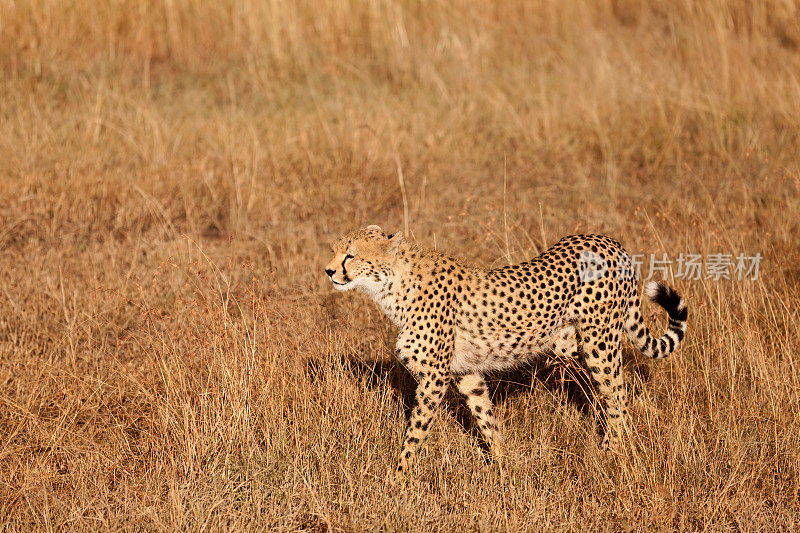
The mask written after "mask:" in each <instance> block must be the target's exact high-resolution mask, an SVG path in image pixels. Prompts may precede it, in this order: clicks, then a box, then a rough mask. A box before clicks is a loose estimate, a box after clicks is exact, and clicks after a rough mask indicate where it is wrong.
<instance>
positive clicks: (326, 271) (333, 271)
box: [325, 268, 336, 276]
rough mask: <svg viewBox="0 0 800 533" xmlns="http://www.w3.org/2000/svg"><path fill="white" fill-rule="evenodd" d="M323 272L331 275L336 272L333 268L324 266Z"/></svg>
mask: <svg viewBox="0 0 800 533" xmlns="http://www.w3.org/2000/svg"><path fill="white" fill-rule="evenodd" d="M325 273H326V274H327V275H329V276H333V275H334V274H336V271H335V270H333V269H332V268H326V269H325Z"/></svg>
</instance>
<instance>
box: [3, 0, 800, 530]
mask: <svg viewBox="0 0 800 533" xmlns="http://www.w3.org/2000/svg"><path fill="white" fill-rule="evenodd" d="M799 45H800V4H798V3H796V2H792V1H777V0H775V1H770V2H745V1H729V2H717V1H713V2H700V1H691V0H684V1H667V0H663V1H657V2H640V1H636V0H620V1H606V2H588V1H573V2H561V1H544V0H542V1H536V2H526V1H513V0H512V1H507V2H498V3H494V2H472V1H461V2H457V1H451V0H444V1H425V2H423V1H417V2H413V1H386V2H347V1H334V0H326V1H322V2H253V1H247V0H238V1H234V0H228V1H221V2H198V1H190V0H164V1H163V2H133V1H124V0H123V1H118V2H111V3H104V2H99V3H98V2H88V1H84V0H72V1H68V2H56V1H53V0H34V1H28V2H16V1H5V2H2V3H0V69H1V70H0V72H1V75H0V125H2V127H0V310H1V311H0V524H2V526H3V527H4V528H7V529H11V530H14V529H16V530H27V529H30V528H37V529H66V528H75V527H77V528H81V529H100V528H115V529H116V528H131V529H133V528H137V529H139V528H148V529H165V528H166V529H176V528H186V529H189V528H191V529H222V528H225V529H245V528H258V529H266V528H269V529H282V530H328V529H334V530H341V529H343V530H364V529H390V530H414V531H417V530H461V529H464V528H466V529H477V530H497V529H525V530H554V529H558V530H564V529H571V530H575V529H592V530H613V531H617V530H621V529H678V528H682V529H691V530H700V529H712V530H723V529H739V530H764V529H773V528H775V529H781V528H783V529H791V528H794V527H797V522H798V519H799V518H800V508H799V506H798V501H800V500H799V499H798V498H800V473H799V472H798V470H799V469H800V455H799V454H798V442H800V370H798V368H799V367H798V360H797V351H798V348H800V342H798V333H797V332H798V319H799V318H800V317H799V316H798V311H797V309H798V304H800V301H799V300H800V297H799V296H798V290H797V287H798V283H800V268H798V267H797V264H798V261H799V260H800V250H799V249H798V245H797V238H798V235H800V214H799V213H800V194H799V192H800V160H798V152H799V149H800V133H799V132H800V76H799V75H798V73H799V72H800V53H799V52H798V46H799ZM400 175H401V176H402V181H400V180H399V176H400ZM401 184H402V185H403V186H402V188H401ZM371 223H378V224H381V225H383V226H385V227H388V228H397V229H400V228H402V227H404V225H405V224H408V227H409V230H410V233H411V234H412V235H413V237H414V238H416V239H417V240H419V241H421V242H423V243H425V244H427V245H429V246H436V247H437V248H440V249H445V250H448V251H451V252H454V253H456V254H457V255H460V256H462V257H468V258H470V259H473V260H475V261H479V262H481V263H483V264H487V265H491V264H495V265H499V264H504V263H505V262H507V261H508V260H513V261H518V260H522V259H524V258H526V257H530V256H532V255H535V254H536V253H538V251H540V250H542V249H543V248H544V247H545V246H546V245H548V244H551V243H552V242H554V241H555V240H556V239H557V238H558V237H559V236H561V235H563V234H566V233H571V232H576V231H591V232H602V233H607V234H610V235H612V236H614V237H616V238H618V239H619V240H621V241H622V242H623V243H624V244H625V245H626V246H627V247H628V249H629V250H630V251H631V252H633V253H657V254H661V253H665V252H666V253H668V254H669V255H670V256H671V257H673V258H675V257H677V255H678V254H679V253H700V254H704V255H706V256H707V255H708V254H711V253H716V252H727V253H733V254H737V253H739V252H744V253H747V254H751V255H752V254H755V253H756V252H760V253H761V254H762V256H764V260H763V262H762V264H761V272H760V277H759V279H758V280H757V281H742V282H739V281H735V280H732V281H726V280H721V281H713V280H698V281H689V280H681V279H671V280H669V281H670V283H671V284H673V285H674V286H676V287H677V288H678V289H679V291H680V292H681V293H682V294H683V295H684V296H685V297H686V298H687V299H688V301H689V305H690V306H691V316H690V324H689V336H688V338H687V342H686V344H685V345H684V347H683V348H682V349H681V351H680V352H679V353H677V354H675V355H674V356H673V357H672V358H670V359H669V360H667V361H665V362H663V363H662V364H659V365H649V364H647V365H648V366H645V367H642V365H644V364H645V363H644V362H642V361H641V360H640V359H633V360H632V364H631V370H630V372H629V374H630V375H629V376H628V377H629V379H628V381H629V382H630V383H631V384H632V387H633V388H635V389H636V390H637V391H638V394H637V396H636V399H635V401H634V402H633V408H632V415H631V417H632V418H631V422H632V425H633V427H634V429H635V431H634V434H633V436H632V437H631V440H630V442H629V443H628V446H627V447H626V449H625V451H624V453H620V454H613V453H605V452H602V451H600V450H598V448H597V444H598V438H597V436H596V434H595V429H594V428H595V424H594V421H593V418H592V416H591V409H588V410H587V409H582V408H581V406H580V405H577V406H576V405H575V402H573V401H571V400H570V398H572V396H571V395H569V394H566V393H564V392H563V389H564V387H562V385H561V384H559V383H553V382H552V380H548V379H539V378H540V377H541V376H542V373H536V372H533V374H534V375H533V378H531V375H530V374H531V373H530V372H528V373H524V372H523V373H520V375H516V374H515V375H513V376H507V375H505V376H497V377H496V379H495V384H496V389H497V391H496V399H497V400H498V403H499V405H500V414H501V418H502V426H503V429H504V432H505V435H506V440H507V455H508V457H507V466H508V476H507V477H506V478H503V477H501V476H500V475H499V474H498V472H497V471H496V469H495V468H494V467H493V466H492V465H487V464H485V462H484V461H483V458H482V455H481V452H480V449H479V447H478V445H477V444H478V441H477V440H476V438H475V436H474V435H473V433H472V432H470V431H465V430H464V429H463V428H462V427H460V424H459V423H458V421H459V420H460V419H461V415H462V414H463V413H462V412H461V411H460V410H459V407H458V406H459V403H458V402H457V401H456V400H455V399H453V400H452V401H450V402H449V405H448V406H447V407H446V408H445V409H442V411H441V413H440V416H439V420H438V421H437V423H436V424H435V425H434V428H433V430H432V433H431V436H430V438H429V440H428V441H427V442H426V444H425V446H424V448H423V453H422V457H421V458H420V461H419V467H418V468H417V470H416V471H415V472H414V475H413V476H412V477H411V479H410V481H409V483H408V485H407V486H405V487H399V488H391V487H388V486H387V485H386V484H385V483H384V479H385V475H386V473H387V471H388V470H390V469H391V467H392V466H393V463H394V461H395V459H396V457H395V454H396V453H397V452H398V447H399V444H400V440H401V435H402V432H403V428H404V424H405V419H404V407H406V404H405V403H404V402H405V401H406V398H405V397H404V391H405V392H407V389H408V386H409V382H408V377H407V376H405V375H404V374H403V373H402V372H401V371H399V370H398V369H397V368H395V366H394V365H393V364H392V359H391V349H390V348H389V346H390V338H391V336H392V331H391V330H390V328H389V326H388V325H387V323H386V321H385V320H384V319H383V318H382V317H381V315H380V313H379V311H378V310H377V309H376V308H375V307H374V306H373V305H372V304H370V303H368V302H367V301H366V300H365V299H363V298H361V297H359V296H358V295H354V294H338V293H337V294H333V292H332V291H331V289H330V287H329V285H328V283H327V282H326V280H325V279H324V276H322V275H321V269H322V266H323V265H324V264H325V262H326V261H327V259H328V257H327V256H328V249H329V247H328V242H329V241H330V240H332V239H334V238H335V237H337V236H338V235H339V234H340V233H342V232H344V231H346V230H349V229H351V228H353V227H357V226H361V225H367V224H371ZM648 321H649V323H650V324H651V326H652V327H653V328H654V329H655V328H660V327H663V326H664V317H662V316H661V314H660V313H659V312H658V311H657V310H656V309H653V308H650V309H649V315H648ZM642 368H644V370H642ZM505 381H518V382H519V381H521V382H522V383H523V385H522V386H519V385H517V386H510V385H508V384H504V383H503V382H505Z"/></svg>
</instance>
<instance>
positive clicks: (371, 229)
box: [364, 224, 383, 231]
mask: <svg viewBox="0 0 800 533" xmlns="http://www.w3.org/2000/svg"><path fill="white" fill-rule="evenodd" d="M364 229H365V230H367V231H373V230H374V231H383V230H382V229H381V227H380V226H378V225H377V224H372V225H371V226H367V227H366V228H364Z"/></svg>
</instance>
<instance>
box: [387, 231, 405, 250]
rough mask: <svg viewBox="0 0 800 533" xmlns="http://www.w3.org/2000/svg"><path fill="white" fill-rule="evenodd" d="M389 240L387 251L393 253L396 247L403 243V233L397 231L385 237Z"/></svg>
mask: <svg viewBox="0 0 800 533" xmlns="http://www.w3.org/2000/svg"><path fill="white" fill-rule="evenodd" d="M386 237H387V238H388V239H389V251H390V252H394V251H395V250H396V249H397V247H398V246H399V245H400V243H401V242H403V232H402V231H398V232H397V233H390V234H389V235H387V236H386Z"/></svg>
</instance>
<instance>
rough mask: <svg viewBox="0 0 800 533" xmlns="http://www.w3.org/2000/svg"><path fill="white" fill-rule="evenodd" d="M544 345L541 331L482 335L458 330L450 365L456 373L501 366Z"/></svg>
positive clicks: (501, 368)
mask: <svg viewBox="0 0 800 533" xmlns="http://www.w3.org/2000/svg"><path fill="white" fill-rule="evenodd" d="M543 349H544V346H543V343H542V339H541V335H537V334H536V333H535V332H518V333H508V332H491V333H488V334H486V335H483V336H477V335H474V334H470V333H469V332H459V333H458V334H456V339H455V350H454V352H455V354H454V357H453V361H452V363H451V369H452V370H453V372H455V373H466V372H488V371H491V370H503V369H507V368H510V367H513V366H515V365H517V364H519V363H520V362H522V361H524V360H526V359H528V358H530V357H531V356H533V355H536V354H537V353H540V352H541V351H542V350H543Z"/></svg>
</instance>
